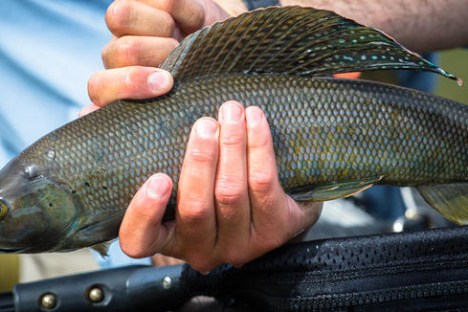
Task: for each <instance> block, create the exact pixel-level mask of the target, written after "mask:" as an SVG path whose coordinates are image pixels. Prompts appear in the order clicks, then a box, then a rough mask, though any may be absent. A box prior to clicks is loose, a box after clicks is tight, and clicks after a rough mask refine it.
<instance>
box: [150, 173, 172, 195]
mask: <svg viewBox="0 0 468 312" xmlns="http://www.w3.org/2000/svg"><path fill="white" fill-rule="evenodd" d="M168 191H169V182H168V181H167V178H165V177H163V176H162V175H160V174H155V175H153V176H152V177H151V178H150V179H149V181H148V184H147V186H146V195H147V196H148V197H149V198H152V199H161V198H162V197H164V195H165V194H166V193H167V192H168Z"/></svg>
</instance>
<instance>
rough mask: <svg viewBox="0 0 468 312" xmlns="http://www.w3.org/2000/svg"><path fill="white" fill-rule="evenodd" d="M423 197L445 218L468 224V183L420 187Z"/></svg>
mask: <svg viewBox="0 0 468 312" xmlns="http://www.w3.org/2000/svg"><path fill="white" fill-rule="evenodd" d="M418 190H419V192H420V193H421V195H422V197H423V198H424V199H425V200H426V201H427V203H428V204H429V205H431V206H432V207H433V208H435V209H436V210H437V211H439V212H440V213H441V214H442V215H444V217H446V218H447V219H449V220H450V221H453V222H455V223H457V224H462V225H466V224H468V182H463V183H451V184H433V185H421V186H418Z"/></svg>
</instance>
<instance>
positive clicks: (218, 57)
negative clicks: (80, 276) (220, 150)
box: [0, 7, 468, 252]
mask: <svg viewBox="0 0 468 312" xmlns="http://www.w3.org/2000/svg"><path fill="white" fill-rule="evenodd" d="M282 25H287V26H288V27H284V26H282ZM161 68H163V69H165V70H168V71H169V72H170V73H171V74H172V75H173V76H174V79H175V84H174V87H173V89H172V90H171V91H170V92H169V93H168V94H167V95H165V96H162V97H159V98H154V99H148V100H140V101H132V100H121V101H117V102H114V103H112V104H110V105H108V106H107V107H105V108H102V109H99V110H97V111H95V112H93V113H91V114H89V115H86V116H84V117H83V118H80V119H78V120H76V121H73V122H71V123H69V124H67V125H65V126H63V127H61V128H59V129H57V130H55V131H54V132H52V133H50V134H48V135H46V136H45V137H43V138H42V139H40V140H39V141H37V142H36V143H35V144H33V145H32V146H30V147H29V148H27V149H26V150H25V151H23V152H22V153H21V154H20V155H19V156H18V157H17V158H16V159H15V160H13V161H12V162H11V163H10V164H8V165H7V166H6V167H5V168H4V169H2V171H1V172H0V251H3V252H42V251H60V250H71V249H76V248H80V247H85V246H92V245H95V244H98V243H101V242H105V241H108V240H111V239H113V238H114V237H116V236H117V233H118V228H119V226H120V223H121V221H122V218H123V215H124V213H125V209H126V208H127V206H128V204H129V203H130V201H131V199H132V197H133V195H134V194H135V193H136V192H137V190H138V188H139V187H140V186H141V185H142V184H143V183H144V181H145V180H146V179H147V178H148V177H150V176H151V175H152V174H154V173H156V172H164V173H166V174H168V175H169V176H171V177H172V179H173V182H174V183H173V185H174V188H173V190H172V195H171V198H170V201H169V204H168V207H167V208H166V211H165V214H164V218H163V221H168V220H172V219H174V215H175V209H176V194H177V184H178V181H179V174H180V171H181V166H182V163H183V158H184V154H185V146H186V143H187V139H188V137H189V133H190V129H191V127H192V125H193V123H194V122H195V121H196V120H197V119H198V118H200V117H204V116H211V117H216V115H217V111H218V108H219V107H220V106H221V104H222V103H223V102H225V101H228V100H237V101H240V102H241V103H243V104H244V105H245V106H250V105H256V106H259V107H260V108H262V109H263V111H264V112H265V114H266V116H267V119H268V122H269V124H270V127H271V133H272V136H273V143H274V149H275V155H276V160H277V166H278V173H279V180H280V182H281V184H282V186H283V188H284V189H285V191H286V192H288V193H289V194H290V195H291V196H292V197H293V198H294V199H295V200H298V201H325V200H331V199H336V198H342V197H345V196H349V195H352V194H355V193H356V192H359V191H361V190H364V189H366V188H368V187H370V186H372V185H374V184H392V185H411V186H417V187H418V189H419V190H420V192H421V194H422V195H423V197H424V198H425V199H426V200H427V201H428V202H429V204H431V205H432V206H433V207H434V208H436V209H437V210H439V211H440V212H441V213H443V214H444V215H445V216H446V217H448V218H449V219H451V220H452V221H455V222H458V223H461V224H468V187H467V185H468V183H467V182H468V173H467V167H468V166H467V165H468V151H467V146H468V144H467V143H468V106H467V105H464V104H461V103H456V102H454V101H450V100H447V99H443V98H440V97H436V96H434V95H430V94H426V93H423V92H419V91H414V90H410V89H405V88H402V87H397V86H392V85H385V84H380V83H375V82H369V81H362V80H355V81H353V80H345V79H335V78H330V77H329V76H331V75H332V74H334V73H337V72H349V71H366V70H375V69H383V68H384V69H400V68H406V69H417V70H426V71H431V72H436V73H438V74H441V75H443V76H445V77H448V78H451V79H455V80H457V78H456V77H455V76H453V75H452V74H449V73H447V72H445V71H444V70H442V69H440V68H439V67H437V66H435V65H433V64H431V63H429V62H427V61H425V60H423V59H422V58H421V57H419V56H418V55H416V54H414V53H412V52H410V51H408V50H406V49H404V48H403V47H401V46H400V45H399V44H398V43H396V42H394V41H393V40H392V39H390V38H388V37H387V36H385V35H384V34H382V33H380V32H378V31H376V30H373V29H370V28H367V27H364V26H362V25H359V24H357V23H355V22H353V21H351V20H348V19H345V18H343V17H341V16H338V15H336V14H334V13H332V12H328V11H319V10H314V9H306V8H298V7H293V8H272V9H266V10H263V11H262V10H260V11H255V12H252V13H247V14H244V15H241V16H239V17H236V18H232V19H229V20H227V21H225V22H223V23H218V24H215V25H213V26H211V27H208V28H205V29H202V30H200V31H199V32H196V33H194V34H193V35H191V36H189V37H187V38H186V39H185V40H184V41H183V42H182V43H181V44H180V45H179V47H177V48H176V49H175V50H174V51H173V52H172V53H171V54H170V55H169V57H168V59H167V60H166V61H165V62H164V63H163V64H162V65H161ZM458 81H460V80H458ZM38 220H39V221H38Z"/></svg>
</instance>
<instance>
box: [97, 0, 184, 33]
mask: <svg viewBox="0 0 468 312" xmlns="http://www.w3.org/2000/svg"><path fill="white" fill-rule="evenodd" d="M106 23H107V26H108V28H109V30H110V31H111V32H112V33H113V34H114V35H115V36H117V37H121V36H124V35H140V36H157V37H171V36H172V35H173V33H174V29H175V22H174V20H173V19H172V17H171V15H170V14H169V13H167V12H165V11H162V10H158V9H156V8H154V7H151V6H149V5H146V4H144V3H141V2H137V1H128V0H121V1H114V2H113V3H112V4H111V5H110V6H109V8H108V10H107V12H106Z"/></svg>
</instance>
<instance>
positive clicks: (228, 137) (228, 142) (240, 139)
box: [220, 130, 245, 146]
mask: <svg viewBox="0 0 468 312" xmlns="http://www.w3.org/2000/svg"><path fill="white" fill-rule="evenodd" d="M244 142H245V135H244V133H242V132H241V131H240V130H236V131H230V133H226V134H224V135H222V136H221V137H220V144H221V145H225V146H239V145H243V144H244Z"/></svg>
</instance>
